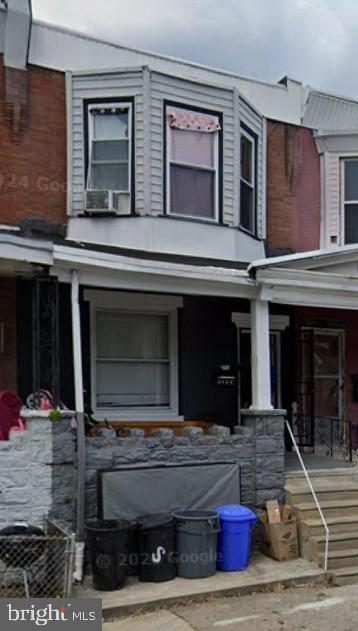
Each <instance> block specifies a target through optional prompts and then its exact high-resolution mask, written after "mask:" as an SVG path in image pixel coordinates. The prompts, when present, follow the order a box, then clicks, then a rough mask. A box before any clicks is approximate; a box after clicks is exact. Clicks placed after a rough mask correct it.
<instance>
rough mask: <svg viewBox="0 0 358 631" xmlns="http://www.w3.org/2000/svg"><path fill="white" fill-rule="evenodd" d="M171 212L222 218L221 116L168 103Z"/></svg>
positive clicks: (210, 218)
mask: <svg viewBox="0 0 358 631" xmlns="http://www.w3.org/2000/svg"><path fill="white" fill-rule="evenodd" d="M166 115H167V212H168V213H169V214H171V215H181V216H185V217H193V218H196V219H206V220H208V221H217V220H218V217H219V133H220V129H221V125H220V120H219V117H218V116H212V115H209V114H204V113H201V112H194V111H191V110H188V109H184V108H177V107H171V106H167V108H166Z"/></svg>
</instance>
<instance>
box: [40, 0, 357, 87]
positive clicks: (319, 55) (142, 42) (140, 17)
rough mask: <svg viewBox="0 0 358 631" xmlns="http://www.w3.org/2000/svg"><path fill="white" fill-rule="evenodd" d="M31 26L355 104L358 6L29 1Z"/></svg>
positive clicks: (319, 0) (249, 0)
mask: <svg viewBox="0 0 358 631" xmlns="http://www.w3.org/2000/svg"><path fill="white" fill-rule="evenodd" d="M32 3H33V12H34V17H35V19H39V20H44V21H46V22H51V23H55V24H59V25H62V26H66V27H68V28H73V29H76V30H81V31H84V32H86V33H88V34H90V35H94V36H96V37H99V38H101V39H108V40H110V41H114V42H117V43H120V44H124V45H128V46H134V47H137V48H143V49H146V50H153V51H156V52H160V53H164V54H169V55H173V56H176V57H181V58H183V59H188V60H190V61H194V62H198V63H203V64H207V65H210V66H215V67H219V68H223V69H227V70H232V71H234V72H237V73H238V74H242V75H246V76H250V77H254V78H258V79H263V80H268V81H277V80H279V79H280V78H281V77H283V76H284V75H289V76H290V77H293V78H295V79H298V80H300V81H302V83H304V84H308V85H311V86H314V87H316V88H321V89H324V90H329V91H332V92H335V93H337V94H345V95H350V96H353V97H358V73H357V65H358V63H357V61H358V0H221V2H217V0H102V1H101V0H32Z"/></svg>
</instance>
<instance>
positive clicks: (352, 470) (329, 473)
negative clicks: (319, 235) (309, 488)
mask: <svg viewBox="0 0 358 631" xmlns="http://www.w3.org/2000/svg"><path fill="white" fill-rule="evenodd" d="M308 474H309V477H310V479H311V480H312V481H313V480H322V479H324V480H330V479H332V478H336V479H339V480H340V481H343V480H346V481H347V482H349V481H350V482H354V481H356V482H358V467H357V466H352V467H346V468H345V467H342V468H339V469H312V470H311V471H308ZM285 478H286V482H292V481H293V482H302V481H306V477H305V474H304V473H303V471H302V470H299V471H287V472H286V474H285Z"/></svg>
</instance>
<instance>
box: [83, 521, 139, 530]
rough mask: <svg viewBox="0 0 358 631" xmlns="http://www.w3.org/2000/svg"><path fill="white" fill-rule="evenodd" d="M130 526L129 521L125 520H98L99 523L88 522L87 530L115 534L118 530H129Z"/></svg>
mask: <svg viewBox="0 0 358 631" xmlns="http://www.w3.org/2000/svg"><path fill="white" fill-rule="evenodd" d="M129 526H130V523H129V521H126V520H125V519H98V520H97V521H90V522H88V523H87V524H86V529H87V530H90V531H91V530H93V531H98V530H99V531H101V532H115V531H116V530H127V529H128V528H129Z"/></svg>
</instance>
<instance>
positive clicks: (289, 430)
mask: <svg viewBox="0 0 358 631" xmlns="http://www.w3.org/2000/svg"><path fill="white" fill-rule="evenodd" d="M285 423H286V426H287V429H288V433H289V435H290V437H291V440H292V443H293V446H294V448H295V451H296V454H297V457H298V460H299V461H300V465H301V467H302V470H303V473H304V474H305V478H306V480H307V484H308V486H309V487H310V491H311V493H312V496H313V499H314V501H315V504H316V506H317V510H318V512H319V516H320V518H321V521H322V523H323V526H324V529H325V532H326V545H325V551H324V569H325V570H326V571H327V569H328V548H329V528H328V525H327V522H326V519H325V517H324V515H323V513H322V509H321V507H320V504H319V501H318V498H317V495H316V492H315V490H314V488H313V486H312V482H311V479H310V476H309V475H308V471H307V469H306V467H305V463H304V462H303V459H302V456H301V454H300V450H299V449H298V446H297V443H296V439H295V437H294V435H293V432H292V429H291V426H290V424H289V422H288V421H287V420H286V421H285Z"/></svg>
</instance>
